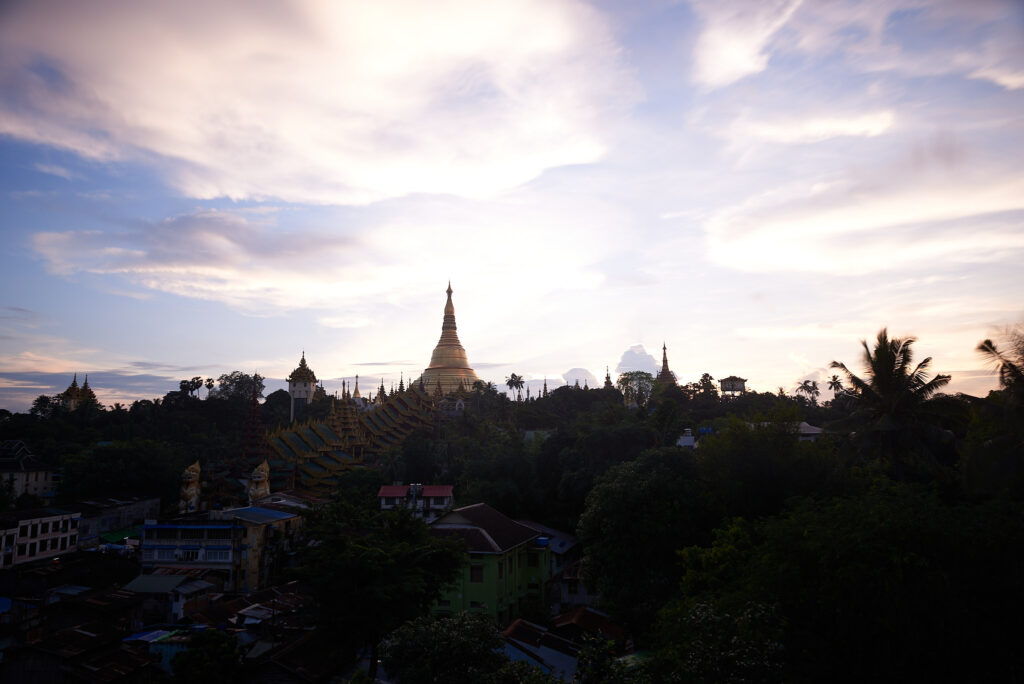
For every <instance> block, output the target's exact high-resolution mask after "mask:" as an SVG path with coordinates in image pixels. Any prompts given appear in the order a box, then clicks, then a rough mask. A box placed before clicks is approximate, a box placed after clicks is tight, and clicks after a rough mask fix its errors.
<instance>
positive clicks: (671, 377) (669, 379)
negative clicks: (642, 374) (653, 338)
mask: <svg viewBox="0 0 1024 684" xmlns="http://www.w3.org/2000/svg"><path fill="white" fill-rule="evenodd" d="M654 381H655V382H656V383H657V384H658V385H660V386H662V387H671V386H673V385H675V384H676V374H675V373H673V372H672V371H671V370H669V367H668V346H667V345H666V344H665V343H664V342H662V343H661V370H660V371H658V376H657V377H656V378H655V379H654Z"/></svg>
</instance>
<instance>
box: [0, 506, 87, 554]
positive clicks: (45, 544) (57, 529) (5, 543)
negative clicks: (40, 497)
mask: <svg viewBox="0 0 1024 684" xmlns="http://www.w3.org/2000/svg"><path fill="white" fill-rule="evenodd" d="M81 517H82V514H81V513H77V512H76V513H72V512H70V511H64V510H61V509H59V508H34V509H27V510H22V511H10V512H8V513H3V514H0V541H2V544H0V546H2V553H0V568H10V567H13V566H15V565H21V564H23V563H30V562H32V561H36V560H44V559H47V558H53V557H55V556H59V555H60V554H62V553H68V552H70V551H77V550H78V526H79V521H80V519H81Z"/></svg>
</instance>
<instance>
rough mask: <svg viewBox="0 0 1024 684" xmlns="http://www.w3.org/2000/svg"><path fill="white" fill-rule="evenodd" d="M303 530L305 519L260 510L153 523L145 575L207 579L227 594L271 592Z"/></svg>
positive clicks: (147, 530)
mask: <svg viewBox="0 0 1024 684" xmlns="http://www.w3.org/2000/svg"><path fill="white" fill-rule="evenodd" d="M301 527H302V518H301V516H299V515H297V514H295V513H289V512H286V511H280V510H275V509H272V508H263V507H259V506H247V507H245V508H235V509H229V510H224V511H212V512H210V513H209V514H207V515H204V516H200V517H194V518H179V519H176V520H169V521H160V522H158V521H147V522H146V524H145V525H143V542H142V570H143V573H146V574H152V573H164V574H171V573H181V574H185V573H190V574H193V575H195V576H199V575H202V578H203V579H205V580H207V581H210V582H213V583H214V584H215V585H217V586H219V587H221V588H222V589H223V590H224V591H229V592H248V591H255V590H257V589H260V588H262V587H264V586H267V585H268V584H269V583H270V582H271V580H272V578H273V576H274V575H275V574H276V572H277V571H278V570H279V569H280V568H281V567H282V564H283V562H284V556H285V554H287V553H288V552H290V551H292V550H293V549H294V548H295V545H296V544H297V543H298V535H299V533H300V530H301ZM201 571H205V572H201Z"/></svg>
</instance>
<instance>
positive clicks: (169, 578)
mask: <svg viewBox="0 0 1024 684" xmlns="http://www.w3.org/2000/svg"><path fill="white" fill-rule="evenodd" d="M187 579H188V577H187V576H185V575H139V576H138V577H136V578H135V579H133V580H132V581H131V582H129V583H128V584H126V585H125V587H124V588H125V590H127V591H135V592H138V593H140V594H166V593H167V592H169V591H171V590H172V589H174V588H175V587H177V586H178V585H179V584H181V583H182V582H185V581H186V580H187Z"/></svg>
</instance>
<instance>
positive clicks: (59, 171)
mask: <svg viewBox="0 0 1024 684" xmlns="http://www.w3.org/2000/svg"><path fill="white" fill-rule="evenodd" d="M35 169H36V171H39V172H40V173H45V174H48V175H50V176H57V177H58V178H63V179H64V180H71V179H73V178H77V176H76V175H75V174H73V173H71V171H69V170H67V169H65V168H64V167H63V166H57V165H56V164H36V165H35Z"/></svg>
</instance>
